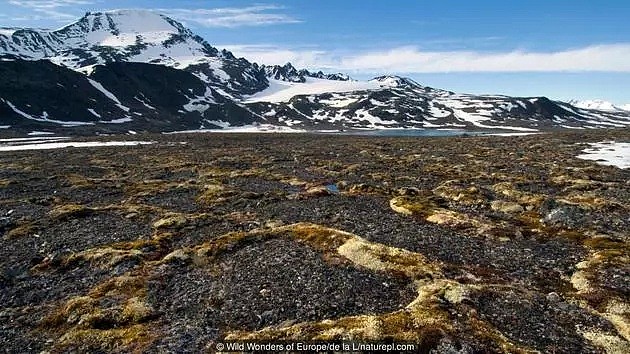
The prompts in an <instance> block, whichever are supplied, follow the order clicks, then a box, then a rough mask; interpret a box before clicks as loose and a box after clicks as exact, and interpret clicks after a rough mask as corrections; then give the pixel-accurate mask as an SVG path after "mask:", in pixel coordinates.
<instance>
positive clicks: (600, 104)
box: [567, 100, 626, 112]
mask: <svg viewBox="0 0 630 354" xmlns="http://www.w3.org/2000/svg"><path fill="white" fill-rule="evenodd" d="M567 103H568V104H570V105H572V106H574V107H577V108H582V109H592V110H597V111H608V112H614V111H619V110H626V109H624V108H621V107H617V106H615V105H614V104H612V103H611V102H608V101H604V100H583V101H580V100H570V101H568V102H567Z"/></svg>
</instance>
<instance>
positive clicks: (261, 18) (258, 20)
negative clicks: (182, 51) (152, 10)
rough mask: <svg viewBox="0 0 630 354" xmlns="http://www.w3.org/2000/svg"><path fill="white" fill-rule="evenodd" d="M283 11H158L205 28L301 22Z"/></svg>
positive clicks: (259, 8) (278, 8)
mask: <svg viewBox="0 0 630 354" xmlns="http://www.w3.org/2000/svg"><path fill="white" fill-rule="evenodd" d="M283 9H284V7H282V6H278V5H254V6H247V7H241V8H236V7H224V8H211V9H158V10H156V11H158V12H161V13H165V14H167V15H169V16H171V17H173V18H176V19H180V20H183V21H188V22H193V23H196V24H198V25H201V26H204V27H243V26H263V25H276V24H285V23H299V22H301V21H300V20H298V19H296V18H294V17H291V16H289V15H287V14H284V13H282V12H281V10H283Z"/></svg>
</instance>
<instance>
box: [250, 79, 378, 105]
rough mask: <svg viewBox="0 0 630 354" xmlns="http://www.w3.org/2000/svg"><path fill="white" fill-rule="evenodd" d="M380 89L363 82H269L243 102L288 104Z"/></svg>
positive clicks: (374, 83) (317, 80)
mask: <svg viewBox="0 0 630 354" xmlns="http://www.w3.org/2000/svg"><path fill="white" fill-rule="evenodd" d="M380 88H381V85H379V84H378V83H376V82H365V81H339V80H325V79H314V78H308V79H306V82H303V83H302V82H287V81H281V80H269V87H267V88H266V89H265V90H263V91H261V92H258V93H256V94H254V95H251V96H249V97H246V98H245V100H244V101H243V102H244V103H254V102H272V103H278V102H288V101H289V100H290V99H291V98H293V97H295V96H301V95H319V94H323V93H333V92H353V91H366V90H378V89H380Z"/></svg>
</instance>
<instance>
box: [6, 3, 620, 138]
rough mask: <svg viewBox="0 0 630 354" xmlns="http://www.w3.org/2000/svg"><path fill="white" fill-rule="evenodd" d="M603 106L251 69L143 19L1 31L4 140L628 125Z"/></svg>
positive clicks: (91, 19) (167, 21)
mask: <svg viewBox="0 0 630 354" xmlns="http://www.w3.org/2000/svg"><path fill="white" fill-rule="evenodd" d="M610 106H611V107H609V106H608V105H606V104H605V103H601V104H599V103H598V104H595V103H589V104H587V103H580V102H572V103H566V102H560V101H552V100H549V99H547V98H545V97H526V98H518V97H507V96H489V95H482V96H479V95H466V94H457V93H453V92H450V91H445V90H439V89H433V88H430V87H426V86H423V85H421V84H419V83H417V82H415V81H413V80H411V79H408V78H403V77H398V76H379V77H376V78H374V79H372V80H369V81H356V80H352V79H350V78H349V77H348V76H347V75H345V74H325V73H323V72H321V71H320V72H312V71H308V70H305V69H302V70H299V69H297V68H295V67H294V66H293V65H291V64H290V63H287V64H285V65H282V66H279V65H275V66H269V65H258V64H256V63H252V62H249V61H248V60H247V59H245V58H236V57H235V56H234V55H233V54H232V53H230V52H229V51H226V50H219V49H217V48H214V47H213V46H211V45H210V44H209V43H208V42H206V41H205V40H203V39H202V38H201V37H199V36H197V35H195V34H194V33H193V32H192V31H190V30H189V29H187V28H186V27H184V26H183V25H182V24H181V23H179V22H177V21H175V20H173V19H171V18H169V17H167V16H164V15H160V14H157V13H154V12H151V11H144V10H115V11H107V12H99V13H87V14H86V15H85V16H83V17H82V18H80V19H79V20H78V21H76V22H74V23H72V24H69V25H67V26H65V27H62V28H60V29H58V30H34V29H9V28H2V29H0V127H3V128H5V129H18V130H19V129H22V130H29V129H39V130H44V129H48V130H60V129H74V130H73V131H81V132H88V133H91V132H125V131H127V130H134V131H156V132H159V131H172V130H190V129H200V128H228V127H235V126H244V125H259V126H280V127H285V128H292V129H304V130H318V129H381V128H422V129H424V128H460V129H507V130H514V131H534V130H539V129H547V128H601V127H624V126H628V125H630V112H628V111H624V110H622V109H621V108H617V107H614V106H612V105H610ZM613 107H614V109H613ZM608 108H610V109H608Z"/></svg>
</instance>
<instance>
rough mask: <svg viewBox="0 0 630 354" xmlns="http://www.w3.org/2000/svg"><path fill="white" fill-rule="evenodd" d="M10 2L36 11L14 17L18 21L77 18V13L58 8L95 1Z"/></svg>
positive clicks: (50, 0) (42, 0) (30, 0)
mask: <svg viewBox="0 0 630 354" xmlns="http://www.w3.org/2000/svg"><path fill="white" fill-rule="evenodd" d="M8 2H9V4H11V5H15V6H19V7H23V8H27V9H29V10H32V11H34V12H35V14H28V15H25V16H18V17H16V18H14V20H18V21H29V20H30V21H39V20H60V21H65V20H72V19H74V18H76V15H75V14H72V13H66V12H63V11H60V10H58V9H61V8H66V7H73V6H77V5H89V4H93V3H94V1H89V0H9V1H8Z"/></svg>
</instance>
